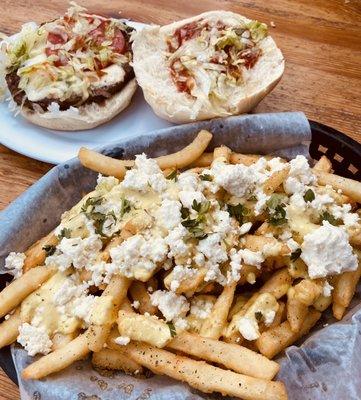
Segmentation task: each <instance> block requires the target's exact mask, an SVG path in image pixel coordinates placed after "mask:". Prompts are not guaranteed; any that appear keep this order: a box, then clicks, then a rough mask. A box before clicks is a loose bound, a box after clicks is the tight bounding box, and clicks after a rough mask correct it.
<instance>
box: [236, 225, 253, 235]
mask: <svg viewBox="0 0 361 400" xmlns="http://www.w3.org/2000/svg"><path fill="white" fill-rule="evenodd" d="M251 228H252V222H245V223H244V224H242V225H241V226H240V227H239V230H238V233H239V234H240V235H245V234H246V233H248V232H249V231H250V229H251Z"/></svg>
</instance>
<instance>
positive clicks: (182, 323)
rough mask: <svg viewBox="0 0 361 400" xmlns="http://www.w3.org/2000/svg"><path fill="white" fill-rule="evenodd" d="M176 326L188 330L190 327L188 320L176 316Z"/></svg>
mask: <svg viewBox="0 0 361 400" xmlns="http://www.w3.org/2000/svg"><path fill="white" fill-rule="evenodd" d="M174 326H175V327H176V328H177V329H181V330H186V329H188V321H187V320H186V319H184V318H176V319H175V320H174Z"/></svg>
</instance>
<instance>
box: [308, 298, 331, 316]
mask: <svg viewBox="0 0 361 400" xmlns="http://www.w3.org/2000/svg"><path fill="white" fill-rule="evenodd" d="M331 304H332V296H327V297H326V296H323V295H321V296H320V297H319V298H318V299H317V300H315V301H314V302H313V304H312V305H313V307H314V308H315V309H316V310H317V311H320V312H322V311H325V310H326V309H327V308H328V307H329V306H330V305H331Z"/></svg>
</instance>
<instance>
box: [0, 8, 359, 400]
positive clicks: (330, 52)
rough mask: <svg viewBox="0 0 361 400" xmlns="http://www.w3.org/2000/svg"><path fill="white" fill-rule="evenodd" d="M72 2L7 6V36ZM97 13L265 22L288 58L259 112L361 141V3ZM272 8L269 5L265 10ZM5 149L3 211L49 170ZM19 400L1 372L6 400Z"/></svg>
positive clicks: (3, 23) (0, 182) (1, 18)
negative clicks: (232, 15)
mask: <svg viewBox="0 0 361 400" xmlns="http://www.w3.org/2000/svg"><path fill="white" fill-rule="evenodd" d="M67 3H68V2H67V1H65V0H58V1H56V2H50V1H47V0H37V1H35V2H34V1H30V0H3V1H2V8H1V10H2V11H1V15H0V32H3V33H6V34H12V33H14V32H16V31H17V30H18V29H19V27H20V26H21V24H23V23H24V22H26V21H28V20H29V19H33V20H36V21H37V22H43V21H47V20H51V19H53V18H54V17H55V16H57V15H59V14H61V13H62V12H63V11H64V10H65V9H66V8H67ZM78 3H79V4H84V5H85V4H86V5H87V7H88V9H89V10H90V11H92V12H94V13H99V14H104V15H108V16H113V17H117V16H118V15H119V14H118V13H119V11H120V10H121V11H122V17H125V18H131V19H133V20H136V21H140V22H147V23H160V24H163V23H168V22H171V21H173V20H176V19H181V18H185V17H187V16H191V15H196V14H199V13H200V12H203V11H207V10H212V9H224V10H231V11H235V12H239V13H240V14H243V15H245V16H248V17H250V18H254V19H259V20H261V21H263V22H266V23H267V24H268V25H270V24H271V22H272V25H274V27H270V32H271V34H272V35H273V37H274V38H275V40H276V42H277V44H278V45H279V47H280V48H281V50H282V51H283V53H284V56H285V58H286V70H285V73H284V76H283V78H282V80H281V82H280V83H279V85H278V86H277V88H276V89H275V90H274V91H273V92H272V93H271V94H270V95H269V96H268V97H267V98H266V99H265V100H263V101H262V102H261V103H260V104H259V106H258V107H257V109H256V111H257V112H273V111H289V110H292V111H294V110H300V111H303V112H305V113H306V115H307V116H308V118H310V119H313V120H316V121H319V122H322V123H324V124H327V125H330V126H332V127H334V128H336V129H339V130H340V131H342V132H344V133H346V134H347V135H349V136H351V137H353V138H354V139H356V140H358V141H360V142H361V102H360V98H361V51H360V50H361V45H360V43H361V18H360V16H361V2H360V1H359V0H328V1H325V0H273V1H272V2H264V1H263V0H202V1H194V2H193V1H192V2H186V1H172V2H169V1H167V0H147V1H144V0H132V1H125V0H117V1H115V0H113V1H108V2H104V1H102V0H87V1H85V0H83V1H78ZM265 3H266V4H265ZM50 167H51V166H50V165H48V164H45V163H42V162H39V161H35V160H31V159H29V158H27V157H23V156H21V155H19V154H16V153H14V152H13V151H11V150H8V149H6V148H5V147H4V146H1V145H0V209H2V208H4V207H6V206H7V205H8V204H9V203H10V202H11V201H12V200H13V199H15V198H16V197H17V196H18V195H19V194H20V193H22V192H23V191H24V190H25V189H26V188H28V187H29V186H30V185H31V184H32V183H33V182H34V181H36V180H37V179H39V178H40V177H41V176H42V175H43V174H44V173H45V172H47V171H48V170H49V169H50ZM18 397H19V393H18V390H17V388H16V386H15V385H14V384H12V383H11V382H10V381H9V379H8V378H7V377H6V376H5V374H4V373H2V371H1V372H0V399H9V400H10V399H11V400H13V399H16V398H18Z"/></svg>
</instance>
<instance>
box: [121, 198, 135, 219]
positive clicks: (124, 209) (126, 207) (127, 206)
mask: <svg viewBox="0 0 361 400" xmlns="http://www.w3.org/2000/svg"><path fill="white" fill-rule="evenodd" d="M131 208H132V203H131V202H130V201H129V200H127V199H125V198H124V197H123V198H122V199H121V200H120V217H121V218H122V217H123V216H124V214H126V213H128V212H129V211H130V210H131Z"/></svg>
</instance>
